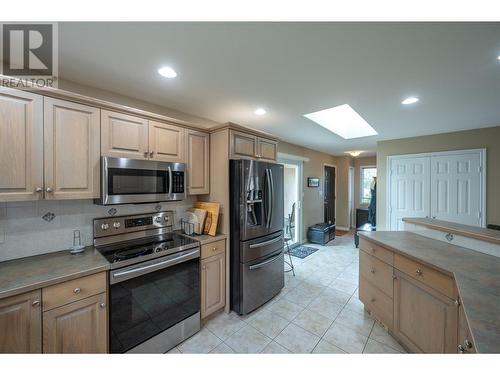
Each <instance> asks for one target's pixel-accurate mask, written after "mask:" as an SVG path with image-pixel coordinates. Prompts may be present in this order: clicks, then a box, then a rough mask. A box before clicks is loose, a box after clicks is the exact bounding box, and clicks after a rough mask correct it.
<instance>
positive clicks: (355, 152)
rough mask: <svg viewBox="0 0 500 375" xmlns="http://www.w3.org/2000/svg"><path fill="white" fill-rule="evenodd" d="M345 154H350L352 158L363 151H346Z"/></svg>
mask: <svg viewBox="0 0 500 375" xmlns="http://www.w3.org/2000/svg"><path fill="white" fill-rule="evenodd" d="M345 153H346V154H349V155H351V156H352V157H353V158H355V157H358V156H359V155H361V154H362V153H363V151H346V152H345Z"/></svg>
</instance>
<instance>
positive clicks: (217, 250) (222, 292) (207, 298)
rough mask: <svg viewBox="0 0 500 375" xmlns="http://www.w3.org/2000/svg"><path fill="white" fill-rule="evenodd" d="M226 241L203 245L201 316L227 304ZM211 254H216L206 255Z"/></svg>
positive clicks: (205, 315)
mask: <svg viewBox="0 0 500 375" xmlns="http://www.w3.org/2000/svg"><path fill="white" fill-rule="evenodd" d="M225 248H226V241H218V242H215V243H212V244H206V245H203V246H202V251H201V253H202V259H201V318H202V319H203V318H206V317H207V316H209V315H211V314H212V313H214V312H216V311H218V310H220V309H222V308H223V307H224V306H225V305H226V252H225ZM209 254H215V255H211V256H207V257H204V256H206V255H209ZM203 257H204V258H203Z"/></svg>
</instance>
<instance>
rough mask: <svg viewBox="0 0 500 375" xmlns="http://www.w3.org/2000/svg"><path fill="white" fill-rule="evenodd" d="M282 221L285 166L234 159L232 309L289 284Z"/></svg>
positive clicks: (243, 309) (250, 305) (254, 304)
mask: <svg viewBox="0 0 500 375" xmlns="http://www.w3.org/2000/svg"><path fill="white" fill-rule="evenodd" d="M283 221H284V213H283V166H282V165H280V164H275V163H267V162H262V161H256V160H231V161H230V223H231V224H230V226H231V236H230V238H231V309H232V310H234V311H236V312H237V313H238V314H241V315H243V314H248V313H249V312H251V311H253V310H255V309H256V308H258V307H259V306H261V305H263V304H264V303H266V302H267V301H269V300H270V299H271V298H273V297H274V296H275V295H276V294H278V293H279V292H280V290H281V289H282V288H283V287H284V257H283Z"/></svg>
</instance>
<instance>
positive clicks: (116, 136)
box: [101, 110, 149, 159]
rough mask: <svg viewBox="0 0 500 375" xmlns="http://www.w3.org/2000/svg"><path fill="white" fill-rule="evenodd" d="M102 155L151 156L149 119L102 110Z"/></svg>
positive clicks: (143, 157)
mask: <svg viewBox="0 0 500 375" xmlns="http://www.w3.org/2000/svg"><path fill="white" fill-rule="evenodd" d="M101 155H102V156H112V157H115V158H132V159H147V158H149V139H148V120H146V119H143V118H140V117H135V116H130V115H125V114H123V113H118V112H111V111H106V110H101Z"/></svg>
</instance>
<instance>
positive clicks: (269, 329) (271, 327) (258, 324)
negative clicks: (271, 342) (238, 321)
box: [248, 310, 290, 339]
mask: <svg viewBox="0 0 500 375" xmlns="http://www.w3.org/2000/svg"><path fill="white" fill-rule="evenodd" d="M289 323H290V321H288V320H287V319H285V318H283V317H281V316H279V315H278V314H276V313H273V312H272V311H269V310H263V311H261V312H259V313H258V314H257V315H256V316H255V318H254V319H252V320H251V321H250V322H249V323H248V324H250V325H251V326H252V327H254V328H255V329H257V330H258V331H260V332H261V333H263V334H264V335H266V336H267V337H270V338H272V339H274V338H275V337H276V336H278V335H279V333H280V332H281V331H283V329H284V328H285V327H286V326H287V325H288V324H289Z"/></svg>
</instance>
